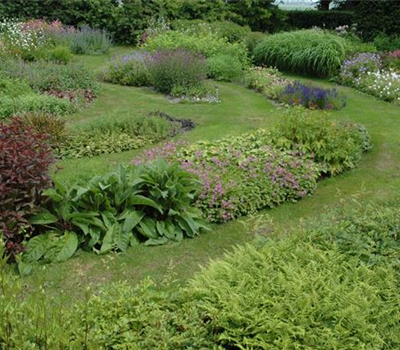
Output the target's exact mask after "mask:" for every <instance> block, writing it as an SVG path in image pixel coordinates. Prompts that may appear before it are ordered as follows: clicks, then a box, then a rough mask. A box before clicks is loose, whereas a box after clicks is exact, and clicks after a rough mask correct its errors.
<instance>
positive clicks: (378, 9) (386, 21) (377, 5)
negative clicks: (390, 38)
mask: <svg viewBox="0 0 400 350" xmlns="http://www.w3.org/2000/svg"><path fill="white" fill-rule="evenodd" d="M355 13H356V14H355V22H356V23H357V28H358V30H359V31H360V33H361V34H362V36H363V38H364V39H365V40H372V39H373V38H374V37H376V36H377V35H379V34H380V33H385V34H387V35H400V23H399V16H400V3H399V2H398V1H384V0H383V1H382V0H375V1H367V2H366V1H360V2H359V4H358V5H357V7H356V10H355Z"/></svg>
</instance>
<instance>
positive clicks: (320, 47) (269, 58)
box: [254, 29, 348, 77]
mask: <svg viewBox="0 0 400 350" xmlns="http://www.w3.org/2000/svg"><path fill="white" fill-rule="evenodd" d="M347 47H348V43H347V42H346V40H345V39H343V38H341V37H339V36H337V35H334V34H331V33H329V32H326V31H322V30H314V29H311V30H300V31H294V32H284V33H279V34H274V35H270V36H267V37H266V38H265V39H263V40H262V41H261V42H260V43H259V44H258V45H257V47H256V49H255V51H254V55H255V59H256V62H257V63H258V64H265V65H269V66H275V67H277V68H279V69H282V70H288V71H291V72H298V73H306V74H311V75H315V76H319V77H327V76H328V77H329V76H333V75H334V74H336V73H337V71H338V70H339V69H340V66H341V64H342V62H343V61H344V59H345V58H346V50H347Z"/></svg>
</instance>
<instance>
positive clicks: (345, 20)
mask: <svg viewBox="0 0 400 350" xmlns="http://www.w3.org/2000/svg"><path fill="white" fill-rule="evenodd" d="M285 15H286V16H287V20H286V23H287V25H288V26H289V27H290V28H301V29H303V28H304V29H307V28H312V27H315V26H316V27H323V28H326V29H335V28H336V27H338V26H343V25H352V24H353V23H354V17H355V15H354V12H351V11H315V10H307V11H301V10H295V11H285Z"/></svg>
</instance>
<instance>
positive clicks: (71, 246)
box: [53, 231, 79, 262]
mask: <svg viewBox="0 0 400 350" xmlns="http://www.w3.org/2000/svg"><path fill="white" fill-rule="evenodd" d="M78 245H79V240H78V236H77V235H76V233H75V232H71V231H65V233H64V236H63V237H62V238H60V239H59V240H58V242H57V250H58V252H57V254H56V255H55V256H54V259H53V262H62V261H66V260H68V259H69V258H71V257H72V256H73V255H74V254H75V252H76V250H77V249H78Z"/></svg>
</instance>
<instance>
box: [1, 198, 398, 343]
mask: <svg viewBox="0 0 400 350" xmlns="http://www.w3.org/2000/svg"><path fill="white" fill-rule="evenodd" d="M352 205H354V203H352ZM348 209H349V206H348V205H347V206H346V205H345V206H344V207H343V208H337V209H335V210H333V211H330V212H329V213H328V214H326V215H324V216H323V217H321V218H318V219H311V220H309V221H308V222H307V223H305V224H303V225H302V226H300V227H299V226H297V227H295V228H293V232H292V236H291V237H286V238H281V239H275V238H264V239H263V240H261V241H260V240H259V241H258V242H259V243H257V244H252V245H246V246H242V247H237V248H235V249H234V251H233V252H231V253H229V254H227V255H226V256H225V257H224V258H223V259H221V260H220V261H214V262H212V263H211V264H210V265H209V266H207V267H206V268H203V269H202V271H201V272H199V273H198V274H197V275H196V276H195V277H194V278H192V279H191V280H190V281H189V283H187V284H186V285H185V286H183V287H182V286H181V287H180V288H175V289H173V288H171V286H172V285H173V283H172V284H171V282H168V281H164V282H163V283H164V287H167V288H169V289H167V290H165V289H162V288H161V287H160V286H159V285H157V284H155V283H154V282H153V281H151V280H149V279H146V280H144V281H143V282H142V283H140V284H139V285H138V286H136V287H135V288H132V287H130V286H128V285H126V284H124V283H118V284H112V285H109V286H107V287H105V288H103V290H102V291H101V292H100V293H98V294H94V295H91V296H88V298H87V299H86V300H84V301H81V302H78V303H77V305H76V306H75V307H74V308H72V309H68V308H66V306H65V305H62V304H60V305H59V308H58V309H57V311H56V310H55V309H54V308H51V307H49V302H48V301H46V298H45V297H44V294H43V293H36V294H32V295H31V296H30V297H29V298H30V299H28V300H26V299H22V300H21V299H20V295H21V294H22V293H23V285H22V283H21V282H20V281H19V280H17V279H16V278H15V276H13V275H12V274H11V273H10V271H9V270H7V269H6V263H5V260H4V259H3V260H1V261H0V277H1V280H2V286H3V288H2V289H1V292H0V293H1V295H2V298H0V303H1V306H2V307H3V309H5V310H7V311H6V313H5V314H4V315H3V316H4V318H3V320H4V322H1V323H0V327H1V328H0V330H1V331H2V334H6V335H7V336H5V337H3V338H1V340H0V341H1V343H0V344H1V345H3V346H8V347H11V348H12V347H21V346H28V345H29V346H30V347H32V348H37V347H38V346H40V343H42V342H46V344H48V346H50V347H51V346H53V345H54V346H60V345H65V346H66V345H68V346H69V347H70V348H72V349H75V348H76V349H78V348H82V347H83V346H84V347H86V348H89V349H91V348H96V347H97V348H102V347H115V346H119V347H121V346H130V344H132V342H134V344H135V346H136V347H137V348H138V349H148V348H149V347H151V348H154V349H186V348H187V347H188V346H193V345H195V346H196V347H199V348H200V347H204V348H213V347H220V348H226V347H239V346H240V347H243V348H246V349H248V348H254V349H266V348H267V349H268V348H271V349H272V348H275V349H286V348H287V347H288V346H296V345H299V346H302V347H303V348H304V349H314V348H315V346H318V347H319V348H326V347H330V346H333V345H334V346H335V347H337V348H338V349H343V350H344V349H348V348H349V346H351V347H359V346H362V347H364V348H365V349H371V350H372V349H382V350H386V349H393V348H396V347H397V346H398V345H399V344H400V338H399V335H398V333H399V332H398V328H399V324H398V318H399V300H398V281H399V279H398V278H399V276H398V274H397V272H396V271H397V264H396V257H397V255H398V253H399V247H398V244H396V234H395V232H396V228H397V227H398V224H399V220H398V214H399V213H398V201H396V202H394V205H379V206H370V207H367V208H365V207H364V206H363V205H362V204H360V203H359V204H356V206H354V207H352V206H350V210H348ZM371 215H372V216H371ZM329 217H331V218H333V220H331V219H329ZM321 219H322V225H319V221H318V220H321ZM365 223H366V225H365ZM371 238H372V239H373V240H376V239H378V241H379V242H381V243H382V245H379V246H378V247H377V246H376V245H375V244H373V243H372V241H370V239H371ZM377 248H378V250H377ZM3 249H4V247H3V245H0V251H1V250H3ZM388 253H389V254H388ZM237 281H243V283H238V282H237ZM271 281H273V283H270V282H271ZM34 305H35V306H34ZM46 310H47V311H46ZM60 311H61V312H60ZM21 315H23V316H21ZM10 325H11V327H10ZM44 325H46V327H44ZM7 327H9V328H7ZM7 329H8V331H7V332H5V331H6V330H7ZM48 330H51V332H50V331H48ZM4 332H5V333H4Z"/></svg>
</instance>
